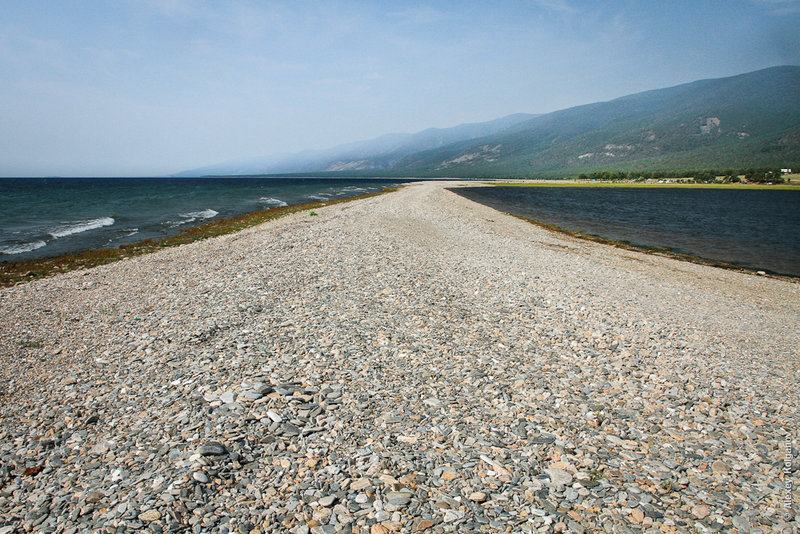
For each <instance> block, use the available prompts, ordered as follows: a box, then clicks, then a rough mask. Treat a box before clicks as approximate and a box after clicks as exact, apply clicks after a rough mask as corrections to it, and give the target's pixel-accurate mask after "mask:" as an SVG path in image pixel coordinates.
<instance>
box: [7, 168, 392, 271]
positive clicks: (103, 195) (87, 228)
mask: <svg viewBox="0 0 800 534" xmlns="http://www.w3.org/2000/svg"><path fill="white" fill-rule="evenodd" d="M399 182H400V180H396V179H393V180H385V179H338V178H337V179H325V178H240V177H230V178H2V179H0V261H16V260H21V259H31V258H42V257H49V256H57V255H59V254H65V253H70V252H77V251H80V250H86V249H97V248H108V247H117V246H119V245H123V244H127V243H133V242H136V241H141V240H143V239H148V238H155V239H157V238H161V237H165V236H168V235H171V234H176V233H178V232H180V231H181V230H182V229H184V228H186V227H188V226H192V225H197V224H202V223H204V222H207V221H210V220H213V219H216V218H220V217H231V216H233V215H240V214H242V213H249V212H253V211H258V210H263V209H267V208H273V207H278V206H286V205H291V204H300V203H304V202H313V201H325V200H330V199H336V198H342V197H348V196H356V195H360V194H363V193H369V192H374V191H380V190H381V189H383V188H384V187H390V186H392V185H395V184H397V183H399Z"/></svg>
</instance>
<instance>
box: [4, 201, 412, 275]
mask: <svg viewBox="0 0 800 534" xmlns="http://www.w3.org/2000/svg"><path fill="white" fill-rule="evenodd" d="M396 189H397V187H384V188H383V189H382V190H381V191H377V192H373V193H364V194H361V195H355V196H351V197H341V198H335V199H330V200H326V201H317V202H303V203H300V204H291V205H288V206H280V207H274V208H268V209H265V210H258V211H251V212H248V213H243V214H241V215H234V216H233V217H225V218H221V219H214V220H212V221H209V222H206V223H203V224H199V225H197V226H189V227H187V228H184V229H182V230H181V231H180V232H179V233H177V234H175V235H169V236H166V237H163V238H161V239H157V240H156V239H144V240H142V241H137V242H135V243H130V244H127V245H120V246H117V247H109V248H101V249H86V250H81V251H78V252H73V253H69V254H61V255H58V256H47V257H44V258H36V259H30V260H17V261H3V262H0V287H9V286H13V285H16V284H19V283H23V282H27V281H31V280H38V279H40V278H45V277H49V276H54V275H57V274H61V273H66V272H70V271H74V270H79V269H91V268H92V267H97V266H98V265H106V264H109V263H113V262H116V261H121V260H124V259H127V258H133V257H136V256H140V255H142V254H150V253H153V252H155V251H157V250H160V249H162V248H165V247H174V246H180V245H185V244H187V243H193V242H195V241H200V240H203V239H208V238H211V237H217V236H220V235H226V234H230V233H234V232H238V231H241V230H243V229H245V228H250V227H252V226H256V225H258V224H262V223H264V222H267V221H270V220H272V219H276V218H278V217H283V216H285V215H289V214H291V213H297V212H300V211H309V210H313V209H315V208H321V207H323V206H326V205H330V204H338V203H341V202H350V201H352V200H359V199H362V198H370V197H372V196H376V195H382V194H385V193H389V192H391V191H395V190H396Z"/></svg>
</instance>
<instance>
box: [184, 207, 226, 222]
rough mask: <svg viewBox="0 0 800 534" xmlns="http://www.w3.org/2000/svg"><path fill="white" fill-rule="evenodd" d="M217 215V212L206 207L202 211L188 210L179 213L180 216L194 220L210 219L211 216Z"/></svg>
mask: <svg viewBox="0 0 800 534" xmlns="http://www.w3.org/2000/svg"><path fill="white" fill-rule="evenodd" d="M217 215H219V212H218V211H214V210H212V209H207V210H202V211H190V212H189V213H181V217H185V218H187V219H191V220H192V221H196V220H197V219H210V218H212V217H216V216H217Z"/></svg>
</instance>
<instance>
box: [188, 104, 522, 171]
mask: <svg viewBox="0 0 800 534" xmlns="http://www.w3.org/2000/svg"><path fill="white" fill-rule="evenodd" d="M533 117H536V115H533V114H529V113H516V114H513V115H508V116H506V117H501V118H499V119H494V120H491V121H488V122H477V123H466V124H460V125H458V126H454V127H452V128H429V129H427V130H423V131H421V132H418V133H414V134H387V135H383V136H380V137H376V138H374V139H369V140H366V141H357V142H354V143H347V144H344V145H339V146H336V147H333V148H330V149H325V150H305V151H302V152H298V153H295V154H284V155H279V156H273V157H269V158H251V159H246V160H237V161H229V162H223V163H219V164H216V165H210V166H206V167H200V168H197V169H192V170H189V171H185V172H182V173H180V174H178V175H176V176H202V175H220V174H228V175H237V174H278V173H303V172H325V171H350V170H385V169H390V168H391V167H392V166H393V165H394V164H395V163H396V162H398V161H400V160H401V159H402V158H404V157H406V156H408V155H411V154H414V153H417V152H420V151H424V150H430V149H436V148H439V147H442V146H445V145H448V144H450V143H454V142H458V141H465V140H470V139H475V138H478V137H484V136H487V135H492V134H495V133H498V132H501V131H503V130H506V129H508V128H509V127H511V126H513V125H515V124H518V123H520V122H524V121H526V120H528V119H531V118H533Z"/></svg>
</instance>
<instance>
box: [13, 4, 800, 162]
mask: <svg viewBox="0 0 800 534" xmlns="http://www.w3.org/2000/svg"><path fill="white" fill-rule="evenodd" d="M798 28H800V0H725V1H719V0H672V1H669V2H653V1H650V0H646V1H645V0H642V1H634V0H629V1H625V0H617V1H609V2H596V1H579V0H519V1H503V0H496V1H492V2H486V1H485V0H482V1H476V2H472V1H469V0H463V1H444V0H443V1H432V2H413V1H405V2H386V1H384V2H368V1H363V2H362V1H355V0H354V1H347V2H343V1H341V2H340V1H337V0H330V1H324V2H323V1H320V2H306V1H303V0H291V1H286V2H284V1H280V0H276V1H269V0H264V1H247V0H218V1H200V0H105V1H100V0H58V1H55V0H52V1H37V0H18V1H12V0H0V176H162V175H169V174H172V173H177V172H180V171H183V170H187V169H192V168H195V167H200V166H203V165H209V164H214V163H219V162H223V161H229V160H236V159H242V158H252V157H261V156H267V155H271V154H281V153H288V152H298V151H301V150H304V149H320V148H329V147H332V146H335V145H339V144H342V143H347V142H352V141H359V140H363V139H369V138H372V137H377V136H380V135H383V134H387V133H396V132H402V133H413V132H417V131H421V130H424V129H426V128H431V127H442V128H443V127H450V126H455V125H457V124H461V123H465V122H481V121H487V120H491V119H495V118H498V117H502V116H505V115H508V114H511V113H518V112H525V113H545V112H550V111H555V110H558V109H563V108H567V107H571V106H576V105H581V104H587V103H591V102H597V101H604V100H610V99H613V98H617V97H620V96H624V95H627V94H632V93H636V92H640V91H644V90H648V89H658V88H662V87H669V86H672V85H677V84H680V83H686V82H690V81H694V80H698V79H705V78H719V77H724V76H731V75H735V74H741V73H745V72H750V71H754V70H758V69H762V68H766V67H770V66H775V65H800V29H798Z"/></svg>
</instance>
